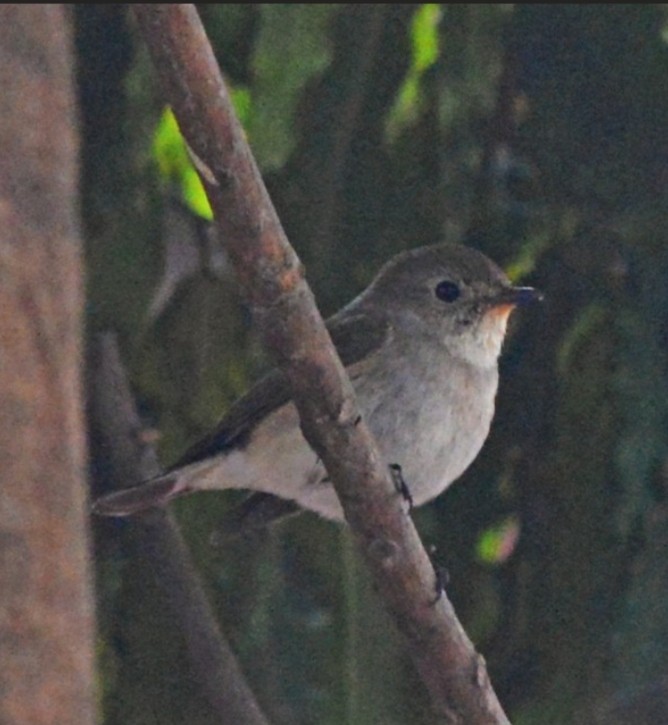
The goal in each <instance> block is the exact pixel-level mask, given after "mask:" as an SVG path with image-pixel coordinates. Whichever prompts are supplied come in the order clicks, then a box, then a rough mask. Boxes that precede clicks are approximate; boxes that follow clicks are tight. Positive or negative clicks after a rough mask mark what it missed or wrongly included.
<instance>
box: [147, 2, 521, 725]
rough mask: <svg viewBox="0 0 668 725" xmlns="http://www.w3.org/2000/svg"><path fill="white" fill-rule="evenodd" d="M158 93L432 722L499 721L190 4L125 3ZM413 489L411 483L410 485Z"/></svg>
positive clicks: (481, 669)
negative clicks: (422, 688) (426, 696)
mask: <svg viewBox="0 0 668 725" xmlns="http://www.w3.org/2000/svg"><path fill="white" fill-rule="evenodd" d="M133 9H134V12H135V16H136V18H137V20H138V22H139V26H140V28H141V30H142V33H143V35H144V38H145V40H146V42H147V44H148V46H149V49H150V52H151V55H152V57H153V61H154V64H155V67H156V69H157V71H158V74H159V76H160V79H161V82H162V84H163V88H164V91H165V95H166V98H167V100H168V102H169V103H170V104H171V106H172V108H173V110H174V113H175V115H176V118H177V119H178V122H179V126H180V128H181V131H182V132H183V135H184V137H185V139H186V141H187V143H188V144H189V146H190V149H191V151H192V152H193V156H194V159H195V161H196V166H197V168H198V171H199V173H200V175H201V177H202V179H203V182H204V185H205V187H206V190H207V193H208V195H209V199H210V202H211V206H212V208H213V209H214V213H215V217H216V223H217V224H218V226H219V228H220V232H221V235H222V238H223V239H225V241H226V244H227V250H228V252H229V256H230V259H231V261H232V264H233V266H234V268H235V271H236V273H237V276H238V278H239V281H240V283H241V285H242V288H243V290H244V293H245V297H246V299H247V301H248V302H249V304H250V305H251V307H252V309H253V311H254V315H255V319H256V321H257V323H258V324H259V326H260V330H261V332H262V335H263V339H264V341H265V344H266V345H267V346H268V348H269V349H270V351H271V352H272V353H273V355H274V358H275V359H276V361H277V363H278V365H279V366H280V368H281V369H282V371H283V372H284V374H285V375H286V377H287V379H288V381H289V383H290V385H291V388H292V392H293V395H294V400H295V403H296V405H297V408H298V410H299V414H300V418H301V422H302V430H303V432H304V435H305V436H306V438H307V440H308V441H309V443H310V444H311V446H312V447H313V449H314V450H315V451H316V453H317V454H318V455H319V456H320V458H321V459H322V461H323V462H324V464H325V466H326V468H327V470H328V472H329V474H330V476H331V479H332V482H333V484H334V486H335V488H336V491H337V494H338V495H339V498H340V499H341V503H342V505H343V508H344V511H345V515H346V519H347V521H348V523H349V525H350V527H351V529H352V531H353V534H354V536H355V539H356V542H357V545H358V547H359V550H360V552H361V553H362V555H363V557H364V559H365V560H366V561H367V563H368V564H369V568H370V571H371V574H372V576H373V578H374V582H375V584H376V586H377V588H378V589H379V590H380V593H381V596H382V597H383V599H384V601H385V603H386V605H387V607H388V609H389V611H390V613H391V615H392V616H393V618H394V619H395V621H396V623H397V626H398V627H399V629H400V631H401V632H402V633H403V635H404V638H405V642H406V645H407V647H408V649H409V651H410V653H411V655H412V657H413V660H414V662H415V665H416V667H417V668H418V670H419V672H420V674H421V677H422V680H423V681H424V683H425V684H426V686H427V688H428V690H429V693H430V695H431V701H432V705H433V709H434V712H435V714H436V716H437V719H438V721H439V722H447V723H464V722H465V723H467V724H469V725H476V724H478V723H480V724H482V723H485V724H487V723H507V722H508V720H507V718H506V716H505V714H504V713H503V710H502V708H501V706H500V704H499V702H498V700H497V698H496V695H495V693H494V691H493V690H492V687H491V685H490V682H489V679H488V676H487V671H486V667H485V664H484V661H483V659H482V657H481V656H479V655H478V654H477V653H476V652H475V650H474V648H473V646H472V644H471V642H470V640H469V639H468V637H467V636H466V634H465V632H464V630H463V629H462V627H461V625H460V624H459V622H458V620H457V618H456V616H455V613H454V610H453V608H452V606H451V604H450V602H449V601H448V599H447V597H446V596H445V594H443V595H442V596H441V597H440V598H439V599H438V601H435V591H434V582H435V577H434V571H433V567H432V565H431V562H430V560H429V557H428V556H427V554H426V552H425V551H424V549H423V547H422V544H421V542H420V539H419V537H418V535H417V532H416V530H415V527H414V526H413V523H412V521H411V519H410V517H409V516H407V515H406V513H405V511H404V507H403V504H402V500H401V498H400V497H399V496H398V495H397V494H396V491H395V489H394V486H393V484H392V482H391V480H390V477H389V473H388V469H387V466H386V463H385V462H384V461H383V460H381V458H380V455H379V453H378V449H377V446H376V444H375V442H374V440H373V438H372V436H371V434H370V432H369V429H368V427H367V426H366V424H365V423H364V421H363V420H361V419H360V411H359V409H358V407H357V404H356V402H355V399H354V395H353V391H352V388H351V385H350V382H349V380H348V379H347V376H346V375H345V371H344V369H343V367H342V365H341V363H340V361H339V359H338V357H337V356H336V353H335V351H334V348H333V346H332V343H331V340H330V339H329V335H328V334H327V331H326V329H325V327H324V324H323V322H322V319H321V318H320V315H319V313H318V311H317V308H316V305H315V301H314V299H313V295H312V294H311V291H310V290H309V288H308V285H307V284H306V282H305V280H304V276H303V270H302V267H301V264H300V262H299V260H298V258H297V256H296V254H295V252H294V250H293V249H292V248H291V247H290V244H289V242H288V240H287V239H286V236H285V233H284V232H283V229H282V228H281V225H280V222H279V220H278V218H277V216H276V212H275V210H274V208H273V206H272V204H271V201H270V199H269V197H268V194H267V192H266V189H265V187H264V184H263V182H262V180H261V177H260V174H259V171H258V169H257V167H256V164H255V162H254V160H253V157H252V154H251V151H250V149H249V147H248V145H247V143H246V141H245V138H244V134H243V132H242V129H241V127H240V125H239V122H238V120H237V119H236V117H235V115H234V112H233V109H232V105H231V103H230V99H229V95H228V92H227V89H226V87H225V85H224V83H223V80H222V77H221V74H220V71H219V69H218V66H217V64H216V61H215V58H214V55H213V52H212V50H211V47H210V45H209V42H208V39H207V37H206V34H205V32H204V29H203V27H202V25H201V23H200V20H199V17H198V15H197V12H196V10H195V8H194V6H193V5H167V4H158V5H143V4H142V5H134V6H133ZM409 485H410V484H409Z"/></svg>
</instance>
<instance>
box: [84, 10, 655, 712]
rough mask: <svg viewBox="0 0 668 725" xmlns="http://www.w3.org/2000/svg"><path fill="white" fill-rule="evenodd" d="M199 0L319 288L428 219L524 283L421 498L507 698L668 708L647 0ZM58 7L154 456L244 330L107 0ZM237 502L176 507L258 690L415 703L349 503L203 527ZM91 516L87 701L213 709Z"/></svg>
mask: <svg viewBox="0 0 668 725" xmlns="http://www.w3.org/2000/svg"><path fill="white" fill-rule="evenodd" d="M200 12H201V14H202V17H203V20H204V23H205V26H206V28H207V31H208V33H209V35H210V37H211V40H212V43H213V44H214V48H215V50H216V53H217V56H218V60H219V62H220V64H221V67H222V68H223V71H224V73H225V75H226V79H227V80H228V82H229V84H230V87H231V88H232V89H233V91H234V97H235V100H236V101H237V107H238V110H239V113H240V115H241V117H242V119H243V121H244V125H245V128H246V130H247V133H248V138H249V141H250V143H251V146H252V148H253V149H254V151H255V153H256V156H257V159H258V162H259V164H260V167H261V169H262V171H263V174H264V177H265V181H266V183H267V185H268V187H269V190H270V193H271V196H272V199H273V201H274V204H275V205H276V207H277V209H278V212H279V216H280V217H281V219H282V221H283V224H284V226H285V228H286V231H287V233H288V236H289V238H290V240H291V242H292V244H293V245H294V247H295V248H296V250H297V252H298V253H299V255H300V257H301V258H302V260H303V261H304V263H305V265H306V270H307V278H308V280H309V282H310V284H311V286H312V288H313V289H314V291H315V293H316V296H317V298H318V301H319V304H320V308H321V310H322V312H323V314H325V315H327V314H329V313H331V312H333V311H334V310H336V309H337V308H338V307H339V306H340V305H342V304H343V303H344V302H346V301H348V300H349V299H350V298H351V297H352V296H353V295H354V294H356V293H357V292H358V291H360V290H361V289H362V288H363V287H364V286H365V285H366V283H367V282H368V281H369V280H370V278H371V276H372V275H373V273H374V272H375V271H376V270H377V268H378V267H379V265H380V264H381V263H382V262H383V261H384V260H385V259H386V258H388V257H389V256H391V255H392V254H394V253H396V252H398V251H400V250H403V249H406V248H409V247H413V246H418V245H423V244H428V243H432V242H437V241H443V240H449V241H463V242H465V243H468V244H471V245H473V246H475V247H477V248H479V249H481V250H482V251H484V252H486V253H487V254H489V255H490V256H491V257H492V258H494V259H495V260H496V261H497V262H498V263H499V264H501V265H502V266H504V268H505V269H506V270H507V271H508V272H509V274H510V275H511V277H512V278H513V279H514V280H516V281H518V282H521V283H522V284H532V285H535V286H537V287H539V288H540V289H542V290H543V291H544V292H545V295H546V299H545V302H544V304H543V305H542V306H540V308H536V309H532V310H527V311H522V312H520V313H516V315H515V317H514V318H513V324H512V327H511V334H510V336H509V339H508V342H507V344H506V348H505V351H504V354H503V358H502V361H501V374H502V382H501V387H500V391H499V396H498V405H497V415H496V418H495V422H494V424H493V428H492V432H491V435H490V438H489V440H488V442H487V444H486V446H485V448H484V450H483V452H482V454H481V455H480V456H479V458H478V460H477V461H476V462H475V464H474V465H473V466H472V467H471V469H470V470H469V471H468V472H467V473H466V475H465V476H464V477H463V479H462V481H461V482H460V483H458V484H457V485H456V486H454V487H453V488H452V489H451V490H450V491H448V492H447V493H446V494H445V495H443V496H442V497H440V498H439V499H438V500H437V501H435V502H433V503H432V504H430V505H429V506H427V507H425V508H424V509H423V510H420V511H419V512H416V513H415V519H416V523H417V524H418V527H419V529H420V531H421V534H422V536H423V539H424V540H425V543H427V544H429V545H432V546H433V547H435V554H434V557H435V559H436V561H437V562H439V563H440V564H442V565H443V566H445V567H446V568H447V570H448V573H449V584H448V593H449V595H450V597H451V598H452V600H453V602H454V604H455V607H456V609H457V612H458V614H459V616H460V617H461V619H462V621H463V623H464V626H465V628H466V629H467V631H468V633H469V634H470V636H471V637H472V638H473V640H474V641H475V643H476V646H477V647H478V649H479V650H480V651H481V652H482V653H483V654H484V656H485V658H486V659H487V661H488V664H489V668H490V673H491V677H492V681H493V683H494V685H495V687H496V689H497V692H498V693H499V696H500V698H501V700H502V702H503V703H504V706H505V707H506V709H507V711H508V712H509V714H510V716H511V719H512V721H513V722H514V723H522V724H533V723H536V724H540V725H544V724H546V723H591V722H605V723H617V722H619V723H626V722H629V721H631V720H633V721H634V722H636V723H657V722H662V721H668V689H666V687H667V683H668V680H666V672H667V667H666V665H667V664H668V608H666V606H665V602H666V600H667V594H668V562H667V559H666V556H665V546H666V542H667V540H668V521H667V517H668V507H667V502H666V486H667V485H668V480H667V476H668V468H667V465H668V458H667V455H668V441H667V436H666V413H667V410H668V397H667V396H666V388H667V369H666V349H667V346H668V337H667V335H668V327H667V323H668V299H667V298H668V285H667V284H666V280H667V279H668V238H667V237H668V232H667V231H666V230H667V224H666V222H667V214H666V204H665V202H666V191H667V187H668V172H667V169H668V166H667V162H668V154H667V151H668V141H667V135H666V118H668V80H667V79H668V45H667V44H666V38H667V37H668V36H667V31H666V20H667V18H666V13H665V9H664V8H663V7H662V6H657V5H517V6H510V5H450V6H445V5H444V6H437V5H410V6H409V5H397V4H394V5H300V4H297V5H271V6H270V5H234V4H228V5H206V6H202V7H201V8H200ZM75 13H76V24H77V50H78V79H79V91H80V101H81V121H82V129H83V152H82V168H83V184H82V191H83V200H82V211H83V215H84V231H85V238H86V243H87V264H88V313H89V314H88V328H89V332H90V334H91V336H92V335H93V334H94V333H96V332H98V331H104V330H109V329H112V330H115V331H116V332H117V333H118V334H119V339H120V341H121V346H122V352H123V356H124V361H125V363H126V365H127V366H128V369H129V372H130V376H131V380H132V383H133V386H134V390H135V393H136V395H137V400H138V403H139V405H140V406H141V410H142V412H143V415H144V421H145V425H146V431H145V435H146V436H148V437H151V436H152V435H153V434H155V435H156V436H157V434H158V433H159V439H158V445H159V449H160V453H161V457H162V460H163V462H164V463H165V464H169V463H170V462H172V461H174V460H175V459H176V458H177V456H178V455H179V453H180V452H181V451H182V450H183V449H184V448H185V447H186V446H187V445H188V444H189V443H190V442H192V441H193V440H194V439H196V438H197V437H198V436H199V435H201V434H202V433H203V432H205V431H206V430H207V429H208V428H209V427H210V426H211V425H212V424H213V423H214V422H215V421H216V420H217V418H218V417H219V416H220V414H221V413H222V412H223V411H224V410H225V408H226V406H228V405H229V404H230V403H231V402H232V401H233V400H234V399H235V398H236V397H237V396H238V395H239V394H240V393H242V392H243V391H244V390H245V389H246V388H247V387H248V386H249V385H250V384H251V383H252V381H253V380H254V379H255V378H256V377H257V375H258V374H259V373H260V372H261V371H262V370H263V369H265V368H266V366H267V365H268V361H267V360H266V358H265V356H264V353H263V351H262V350H261V348H260V345H259V343H258V340H257V338H256V336H255V333H254V331H253V329H252V326H251V321H250V317H249V314H248V311H247V310H244V309H243V307H242V306H241V304H240V302H239V300H238V296H237V293H236V289H235V284H234V280H233V279H232V277H231V275H230V272H229V270H228V269H227V265H226V263H225V258H224V252H223V251H222V249H223V248H224V240H219V239H216V238H215V237H214V235H213V234H212V232H211V230H210V229H209V228H208V225H207V222H206V220H205V219H203V218H201V217H198V216H197V215H196V214H195V213H194V211H193V205H192V203H191V204H190V205H189V204H188V202H187V201H186V199H185V196H184V184H185V181H184V170H183V164H182V163H181V164H179V163H178V162H176V161H174V162H173V163H171V166H170V162H169V159H167V160H165V156H164V155H161V154H162V153H163V152H156V143H155V134H156V128H157V126H158V124H159V121H160V118H161V116H162V114H163V110H164V109H163V103H162V100H161V95H160V92H159V88H158V84H157V79H156V76H155V74H154V72H153V69H152V67H151V64H150V62H149V59H148V56H147V52H146V49H145V48H144V47H143V45H142V44H141V42H140V39H139V37H138V34H137V33H136V31H135V29H134V27H133V24H132V22H131V19H130V17H129V14H128V12H127V8H126V7H124V6H121V5H111V6H102V5H80V6H77V8H76V10H75ZM158 147H159V144H158ZM94 443H95V442H94V441H93V446H94ZM93 450H94V448H93ZM92 464H93V468H95V465H96V460H95V456H93V460H92ZM237 501H238V496H237V495H236V494H204V495H201V496H193V497H191V498H190V499H187V500H183V501H180V502H178V504H176V505H175V506H174V509H175V510H176V511H177V513H178V516H179V520H180V521H181V523H182V526H183V530H184V533H185V534H186V536H187V538H188V541H189V543H190V545H191V547H192V550H193V553H194V555H195V557H196V560H197V565H198V568H199V570H200V572H201V574H202V577H203V578H204V580H205V582H206V586H207V589H208V592H209V594H210V597H211V601H212V603H213V606H214V607H215V609H216V611H217V612H218V613H219V615H220V619H221V622H222V626H223V627H224V629H225V630H226V632H227V634H228V636H229V637H230V639H231V640H232V642H233V644H234V647H235V649H236V651H237V653H238V655H239V658H240V660H241V661H242V663H243V666H244V668H245V670H246V672H247V674H248V677H249V679H250V681H251V684H252V685H253V687H254V689H255V690H256V692H257V693H258V696H259V697H260V699H261V701H262V703H263V705H264V706H265V709H266V710H267V712H268V713H269V714H270V716H271V717H272V718H273V719H274V720H275V721H276V722H279V723H305V724H306V723H314V722H317V723H326V724H328V723H331V724H335V723H336V724H338V723H351V724H354V725H364V724H366V723H374V724H376V723H383V724H385V723H388V724H391V723H406V722H411V723H413V722H415V723H419V722H427V721H428V715H427V714H426V712H427V711H426V708H425V701H426V697H425V694H424V692H423V690H422V685H421V684H420V683H419V681H418V680H417V677H416V675H415V674H414V672H413V670H412V665H411V663H410V661H409V660H408V658H407V657H406V655H405V654H404V653H403V652H402V650H401V648H400V646H399V643H398V641H397V636H396V635H395V633H394V631H393V629H392V625H391V623H389V621H388V620H387V619H386V617H385V615H384V613H383V611H382V606H381V605H380V603H379V602H377V601H376V600H375V597H374V594H373V592H370V591H369V590H368V586H367V584H366V583H365V582H366V579H365V576H364V573H363V572H361V571H360V570H359V569H358V565H357V563H356V561H355V559H354V555H353V552H352V547H351V543H350V541H349V539H348V536H347V534H346V532H345V530H343V529H342V528H339V527H337V526H335V525H333V524H329V523H326V522H323V521H320V520H318V519H317V518H316V517H315V516H313V515H311V514H305V515H303V516H301V517H298V518H296V519H294V520H291V521H289V522H287V523H285V524H283V525H281V526H279V527H276V528H275V529H273V530H271V531H269V532H267V533H266V534H264V535H262V536H259V537H256V538H254V539H252V540H241V541H234V542H229V543H225V544H224V545H221V546H217V547H214V546H212V545H211V534H212V533H213V532H215V531H218V530H220V526H221V523H220V522H221V521H224V517H225V515H226V513H227V512H229V510H230V509H231V507H232V506H234V505H235V503H236V502H237ZM96 528H97V530H96V541H97V563H98V575H97V576H98V593H99V601H98V607H99V614H100V622H101V625H100V626H101V635H100V642H99V657H100V663H101V665H102V674H101V690H102V697H103V704H104V711H105V716H106V719H105V722H106V723H109V724H112V723H119V724H120V723H131V724H132V725H139V724H143V723H147V724H148V723H155V724H158V723H159V724H160V725H163V724H168V723H184V722H188V723H209V722H212V723H213V722H216V720H215V718H214V716H213V714H212V713H211V712H209V711H208V710H207V705H206V703H204V702H202V701H200V699H199V697H198V695H197V688H196V687H195V686H194V685H193V683H192V682H191V680H190V679H189V674H188V672H187V671H186V670H185V669H184V666H183V662H182V648H183V643H182V641H181V640H180V638H179V636H178V633H177V632H176V631H175V630H174V628H173V627H172V626H170V620H169V616H168V615H167V613H166V612H165V611H164V609H163V608H161V607H160V606H159V601H160V599H159V596H158V589H159V583H156V582H155V581H153V580H152V579H151V577H150V576H147V575H146V571H145V570H144V569H142V563H141V561H138V560H137V557H136V556H133V557H130V556H128V554H127V551H128V542H131V541H132V536H133V534H132V524H131V523H127V522H122V521H119V522H111V523H104V524H99V523H98V524H97V525H96Z"/></svg>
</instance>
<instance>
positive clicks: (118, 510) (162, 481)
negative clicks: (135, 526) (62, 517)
mask: <svg viewBox="0 0 668 725" xmlns="http://www.w3.org/2000/svg"><path fill="white" fill-rule="evenodd" d="M187 492H188V488H187V487H186V486H185V482H184V481H183V480H182V479H180V478H179V476H176V475H167V476H161V477H160V478H154V479H153V480H152V481H147V482H146V483H142V484H140V485H139V486H134V487H133V488H125V489H122V490H120V491H114V492H113V493H109V494H107V495H106V496H102V497H101V498H99V499H97V501H95V503H94V504H93V507H92V510H93V513H94V514H97V515H98V516H130V515H132V514H136V513H139V512H140V511H145V510H146V509H149V508H153V507H154V506H164V505H165V504H166V503H167V502H168V501H171V500H172V499H173V498H175V497H176V496H179V495H181V494H184V493H187Z"/></svg>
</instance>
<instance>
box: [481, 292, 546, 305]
mask: <svg viewBox="0 0 668 725" xmlns="http://www.w3.org/2000/svg"><path fill="white" fill-rule="evenodd" d="M542 299H543V293H542V292H539V291H538V290H537V289H534V288H533V287H505V288H504V289H502V290H501V291H500V292H499V293H498V294H497V295H494V297H493V298H492V306H493V307H497V306H498V307H505V306H507V305H510V306H512V307H516V306H520V307H523V306H524V305H528V304H531V303H532V302H540V301H541V300H542Z"/></svg>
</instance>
